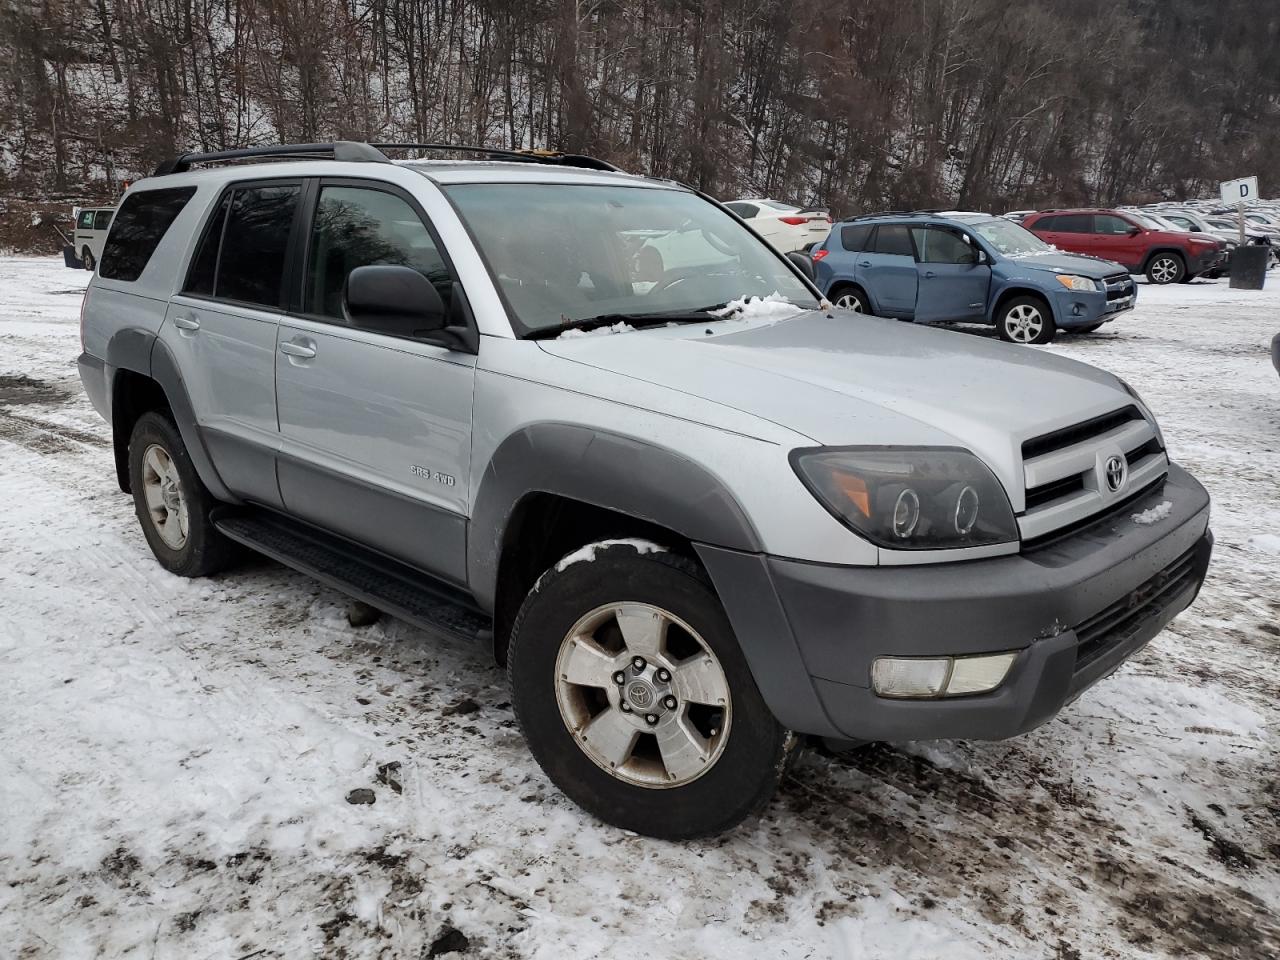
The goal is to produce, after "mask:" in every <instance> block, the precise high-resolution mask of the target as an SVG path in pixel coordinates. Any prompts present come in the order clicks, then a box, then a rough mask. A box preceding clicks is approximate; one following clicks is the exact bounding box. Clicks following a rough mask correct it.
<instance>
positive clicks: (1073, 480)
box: [1018, 404, 1169, 548]
mask: <svg viewBox="0 0 1280 960" xmlns="http://www.w3.org/2000/svg"><path fill="white" fill-rule="evenodd" d="M1113 456H1119V457H1122V458H1123V459H1124V462H1125V465H1126V468H1127V469H1126V476H1125V478H1124V482H1123V483H1122V485H1121V486H1120V489H1119V490H1112V489H1111V488H1110V486H1109V485H1108V483H1107V479H1106V473H1105V470H1104V466H1105V464H1106V462H1107V460H1109V459H1110V458H1111V457H1113ZM1168 468H1169V461H1168V459H1167V458H1166V457H1165V454H1164V448H1163V447H1162V446H1161V445H1160V439H1159V436H1158V435H1157V434H1156V429H1155V426H1154V425H1152V424H1151V422H1150V421H1148V420H1147V419H1146V418H1145V417H1144V416H1143V415H1142V412H1141V411H1140V410H1139V409H1138V408H1137V407H1136V406H1134V405H1132V404H1130V405H1129V406H1127V407H1121V408H1120V409H1119V410H1112V411H1111V412H1109V413H1104V414H1102V415H1101V416H1097V417H1093V418H1092V419H1089V420H1085V421H1083V422H1081V423H1076V424H1072V425H1071V426H1069V427H1062V428H1061V429H1058V430H1054V431H1052V432H1050V433H1046V434H1042V435H1040V436H1038V437H1033V438H1031V439H1030V440H1027V441H1025V442H1024V443H1023V444H1022V474H1023V489H1024V491H1025V498H1024V506H1023V512H1022V513H1021V514H1020V515H1019V517H1018V529H1019V532H1020V533H1021V536H1022V541H1023V546H1024V548H1025V547H1027V546H1029V545H1031V544H1034V543H1043V542H1045V541H1046V540H1048V539H1050V538H1055V537H1057V536H1059V535H1060V534H1061V532H1062V531H1065V530H1071V529H1077V528H1079V527H1080V526H1082V525H1086V524H1088V523H1089V522H1091V521H1092V519H1093V518H1095V517H1097V516H1098V515H1101V514H1104V513H1106V512H1108V511H1109V510H1111V509H1113V508H1114V507H1115V506H1116V505H1117V504H1118V503H1120V502H1123V501H1127V500H1131V499H1133V497H1134V496H1135V495H1136V494H1137V493H1139V492H1141V491H1145V490H1148V489H1150V488H1152V487H1153V486H1154V485H1155V484H1157V483H1159V482H1160V481H1161V480H1162V479H1163V478H1164V476H1165V474H1166V473H1167V472H1168Z"/></svg>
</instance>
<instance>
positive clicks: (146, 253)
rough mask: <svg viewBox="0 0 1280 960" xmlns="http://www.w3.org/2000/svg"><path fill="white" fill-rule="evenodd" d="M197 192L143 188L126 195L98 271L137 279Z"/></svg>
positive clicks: (179, 188)
mask: <svg viewBox="0 0 1280 960" xmlns="http://www.w3.org/2000/svg"><path fill="white" fill-rule="evenodd" d="M195 192H196V188H195V187H171V188H169V189H168V190H142V191H139V192H137V193H131V194H129V196H127V197H125V201H124V203H122V204H121V205H120V212H119V214H118V215H117V216H116V219H115V222H114V223H113V224H112V226H111V232H110V233H109V234H107V242H106V243H105V244H104V245H103V247H102V263H101V265H100V266H99V267H98V273H99V274H100V275H101V276H103V277H105V278H107V279H108V280H137V279H138V277H140V276H142V270H143V268H144V267H146V265H147V262H148V261H149V260H150V259H151V255H152V254H153V253H155V252H156V247H158V246H160V241H161V240H162V239H164V235H165V232H166V231H167V230H168V229H169V226H170V225H171V224H172V223H173V221H174V219H175V218H176V217H177V216H178V214H179V213H181V212H182V208H183V207H185V206H186V205H187V201H188V200H190V199H191V197H192V195H193V194H194V193H195Z"/></svg>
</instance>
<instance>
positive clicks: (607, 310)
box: [443, 183, 817, 335]
mask: <svg viewBox="0 0 1280 960" xmlns="http://www.w3.org/2000/svg"><path fill="white" fill-rule="evenodd" d="M443 189H444V192H445V194H446V195H447V196H448V198H449V200H450V201H451V202H452V203H453V205H454V207H455V209H456V210H457V211H458V214H459V216H461V218H462V220H463V222H464V223H465V224H466V226H467V228H468V230H469V231H470V233H471V235H472V237H473V238H474V239H475V243H476V247H477V249H478V250H479V252H480V255H481V256H482V257H483V258H484V261H485V264H486V266H487V267H488V269H489V272H490V275H491V276H492V277H493V280H494V283H495V285H496V286H497V287H498V289H499V291H500V292H501V294H502V296H503V298H504V300H505V301H506V304H507V306H508V309H509V311H510V313H511V315H512V318H513V321H514V322H515V324H516V327H517V329H518V330H520V331H522V332H523V333H524V334H525V335H529V334H534V333H536V332H537V331H540V330H546V331H549V330H552V329H553V328H555V327H558V326H563V325H565V324H566V323H568V322H572V321H578V320H591V319H596V318H603V317H611V316H614V315H623V316H624V317H625V318H626V319H628V320H642V319H643V318H644V316H645V315H651V316H654V317H655V318H656V317H659V316H661V315H668V314H673V313H680V312H684V313H698V312H701V311H704V310H706V309H708V308H715V307H720V306H722V305H723V304H725V303H727V302H729V301H731V300H737V299H739V298H742V297H753V296H755V297H766V296H769V295H770V294H773V293H777V294H779V295H780V296H782V297H784V298H786V299H787V300H790V301H792V302H793V303H798V304H800V305H802V306H805V307H816V306H817V301H816V298H815V297H814V295H813V292H812V291H811V290H810V289H809V288H808V287H807V286H806V285H805V284H804V283H803V282H802V281H801V280H800V279H799V278H798V277H797V276H796V274H795V273H794V272H793V271H792V270H791V268H790V267H789V265H788V264H787V262H786V261H785V260H784V259H783V258H782V257H781V256H780V255H779V254H778V253H776V252H775V251H774V250H773V248H772V247H770V246H769V245H768V244H766V243H764V242H763V241H761V240H760V239H759V238H757V237H756V236H754V235H753V234H752V233H751V232H750V231H749V230H746V229H744V228H743V226H742V224H740V223H739V222H738V221H737V220H736V219H734V218H733V217H731V216H729V215H728V214H727V213H725V211H723V210H721V209H720V208H719V207H718V206H716V205H715V204H712V203H708V202H707V201H706V200H703V199H702V198H701V197H699V196H697V195H696V194H694V193H690V192H688V191H684V190H669V189H657V188H649V187H631V186H615V185H612V184H610V185H596V184H561V183H468V184H454V185H450V186H445V187H444V188H443Z"/></svg>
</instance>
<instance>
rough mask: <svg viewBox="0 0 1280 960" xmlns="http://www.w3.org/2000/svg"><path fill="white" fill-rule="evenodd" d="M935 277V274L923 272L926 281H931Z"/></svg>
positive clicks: (928, 271) (927, 271) (930, 271)
mask: <svg viewBox="0 0 1280 960" xmlns="http://www.w3.org/2000/svg"><path fill="white" fill-rule="evenodd" d="M936 276H937V274H936V273H934V272H933V271H932V270H926V271H925V272H924V278H925V279H926V280H932V279H933V278H934V277H936Z"/></svg>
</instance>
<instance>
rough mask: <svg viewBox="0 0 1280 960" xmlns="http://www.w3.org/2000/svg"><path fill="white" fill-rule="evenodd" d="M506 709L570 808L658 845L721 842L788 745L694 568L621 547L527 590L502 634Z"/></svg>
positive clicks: (776, 776)
mask: <svg viewBox="0 0 1280 960" xmlns="http://www.w3.org/2000/svg"><path fill="white" fill-rule="evenodd" d="M507 673H508V676H509V678H510V681H511V690H512V702H513V704H514V706H515V711H516V716H517V718H518V719H519V721H520V726H521V728H522V729H523V730H524V734H525V737H526V739H527V740H528V742H529V747H530V749H531V750H532V752H533V755H534V757H535V759H536V760H537V761H538V763H539V765H540V766H541V767H542V769H543V770H544V771H545V772H546V774H547V776H548V777H550V778H551V780H552V781H553V782H554V783H555V784H556V786H557V787H559V788H560V789H561V790H562V791H564V793H565V794H566V795H567V796H569V798H570V799H572V800H573V801H574V802H576V803H577V804H578V805H579V806H581V807H583V808H584V809H586V810H587V811H588V812H590V813H592V814H594V815H595V816H597V817H599V818H600V819H601V820H604V821H606V822H608V823H611V824H614V825H615V826H619V827H623V828H625V829H627V830H633V831H635V832H637V833H643V834H646V835H648V836H652V837H659V838H662V839H668V840H678V839H687V838H690V837H698V836H707V835H710V834H715V833H720V832H722V831H725V830H728V829H730V828H731V827H733V826H735V825H737V824H738V823H740V822H741V821H742V820H744V819H745V818H746V817H748V816H750V815H752V814H753V813H756V812H757V811H759V810H760V809H761V808H762V807H763V806H764V805H765V804H766V803H767V802H768V801H769V798H770V797H772V796H773V793H774V791H775V789H776V788H777V785H778V782H779V780H780V779H781V777H782V774H783V772H784V771H785V769H786V766H787V760H788V759H789V758H790V756H791V754H792V753H793V751H794V750H795V748H796V742H797V741H796V738H795V737H794V736H793V735H792V734H791V733H789V732H788V731H787V730H785V729H783V728H782V727H781V726H780V725H779V724H778V722H777V720H775V719H774V717H773V715H772V714H771V713H770V712H769V709H768V707H767V706H765V703H764V700H763V699H762V698H761V696H760V692H759V691H758V690H757V688H756V685H755V681H754V679H753V678H752V676H751V671H750V669H749V668H748V667H747V663H746V658H745V657H743V655H742V651H741V650H740V649H739V648H738V645H737V642H736V640H735V639H734V637H733V631H732V628H731V627H730V625H729V621H728V618H727V617H726V616H725V613H724V609H723V608H722V607H721V605H720V602H719V600H718V599H717V598H716V595H715V593H714V592H713V591H712V589H711V586H710V584H709V583H708V582H707V580H706V578H705V576H704V575H703V573H702V571H701V568H700V567H698V566H697V565H696V564H695V563H694V562H693V561H691V560H688V559H686V558H684V557H678V556H676V555H674V554H671V553H666V552H662V551H660V550H655V551H652V552H644V553H641V552H639V550H638V549H637V548H636V546H634V545H632V544H631V543H625V544H619V543H615V544H608V543H604V544H598V545H595V546H594V549H593V559H592V560H590V561H586V560H584V561H581V562H576V563H569V564H568V565H566V566H563V567H561V565H557V566H556V567H554V568H552V569H551V570H549V571H547V572H546V573H545V574H543V576H542V577H541V578H540V579H539V580H538V582H537V584H536V585H535V586H534V588H533V590H532V591H530V593H529V596H528V597H527V598H526V599H525V601H524V604H523V605H522V606H521V608H520V612H519V614H518V615H517V617H516V621H515V623H514V625H513V626H512V634H511V645H510V647H509V649H508V655H507Z"/></svg>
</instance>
